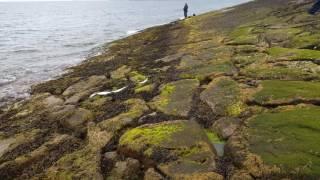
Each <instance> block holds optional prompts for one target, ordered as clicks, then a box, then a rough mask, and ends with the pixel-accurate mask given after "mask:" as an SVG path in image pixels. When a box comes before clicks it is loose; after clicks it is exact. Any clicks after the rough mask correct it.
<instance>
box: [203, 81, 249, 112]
mask: <svg viewBox="0 0 320 180" xmlns="http://www.w3.org/2000/svg"><path fill="white" fill-rule="evenodd" d="M200 98H201V100H202V101H203V102H205V103H207V104H208V105H209V106H210V107H211V109H212V111H213V113H215V114H216V115H219V116H239V115H240V114H241V113H242V112H243V111H244V108H245V107H244V103H243V102H242V99H241V94H240V88H239V86H238V84H237V82H236V81H234V80H232V79H230V78H228V77H221V78H217V79H214V80H213V81H212V82H211V83H210V84H209V85H208V87H207V89H205V90H204V91H203V92H202V93H201V95H200Z"/></svg>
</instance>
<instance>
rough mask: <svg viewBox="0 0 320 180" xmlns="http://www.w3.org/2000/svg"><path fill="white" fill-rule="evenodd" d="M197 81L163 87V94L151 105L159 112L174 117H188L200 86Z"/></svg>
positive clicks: (173, 83) (177, 82)
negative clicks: (194, 96)
mask: <svg viewBox="0 0 320 180" xmlns="http://www.w3.org/2000/svg"><path fill="white" fill-rule="evenodd" d="M199 84H200V83H199V81H198V80H195V79H185V80H180V81H175V82H171V83H168V84H165V85H163V86H162V87H161V93H160V95H159V96H157V97H155V98H154V99H153V100H152V102H151V103H150V105H151V106H152V107H153V108H155V109H156V110H158V111H161V112H163V113H165V114H168V115H174V116H188V114H189V112H190V110H191V107H192V99H193V95H194V93H195V90H196V89H197V88H198V86H199Z"/></svg>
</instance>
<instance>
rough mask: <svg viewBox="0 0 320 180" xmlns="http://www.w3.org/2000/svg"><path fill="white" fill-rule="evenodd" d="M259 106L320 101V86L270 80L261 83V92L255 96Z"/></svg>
mask: <svg viewBox="0 0 320 180" xmlns="http://www.w3.org/2000/svg"><path fill="white" fill-rule="evenodd" d="M253 100H254V101H255V102H257V103H259V104H290V103H297V102H308V101H309V102H310V101H314V102H317V101H320V84H319V83H318V82H306V81H280V80H270V81H262V82H261V90H260V91H258V92H257V93H256V94H254V96H253Z"/></svg>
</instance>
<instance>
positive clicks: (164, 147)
mask: <svg viewBox="0 0 320 180" xmlns="http://www.w3.org/2000/svg"><path fill="white" fill-rule="evenodd" d="M118 150H119V152H120V153H122V154H124V155H126V156H132V157H135V158H138V159H139V160H140V161H141V162H144V164H145V166H150V165H153V164H157V165H158V168H159V169H161V171H162V172H163V173H165V174H166V175H167V176H169V177H172V178H178V177H182V176H183V177H192V176H193V175H195V174H199V175H201V174H205V173H209V172H212V173H213V171H215V170H216V166H215V160H214V159H215V157H216V152H215V150H214V148H213V147H212V144H211V143H210V141H209V139H208V137H207V135H206V133H205V132H204V130H203V129H202V128H201V127H200V126H199V125H198V124H197V123H196V122H193V121H185V120H177V121H170V122H162V123H158V124H148V125H143V126H140V127H137V128H134V129H132V130H129V131H127V132H126V133H125V134H124V135H123V136H122V137H121V138H120V143H119V149H118ZM214 174H215V173H214ZM216 175H217V176H220V175H218V174H216Z"/></svg>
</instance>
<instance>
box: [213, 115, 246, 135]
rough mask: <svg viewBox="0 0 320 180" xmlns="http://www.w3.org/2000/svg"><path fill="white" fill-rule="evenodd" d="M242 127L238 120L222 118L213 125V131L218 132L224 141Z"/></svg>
mask: <svg viewBox="0 0 320 180" xmlns="http://www.w3.org/2000/svg"><path fill="white" fill-rule="evenodd" d="M239 125H240V119H238V118H231V117H227V118H221V119H219V120H217V121H215V122H214V123H213V125H212V130H213V131H215V132H217V133H218V135H219V136H220V137H221V138H223V139H228V138H229V137H230V136H231V135H232V134H233V133H234V132H235V130H236V129H237V128H238V127H239Z"/></svg>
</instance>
